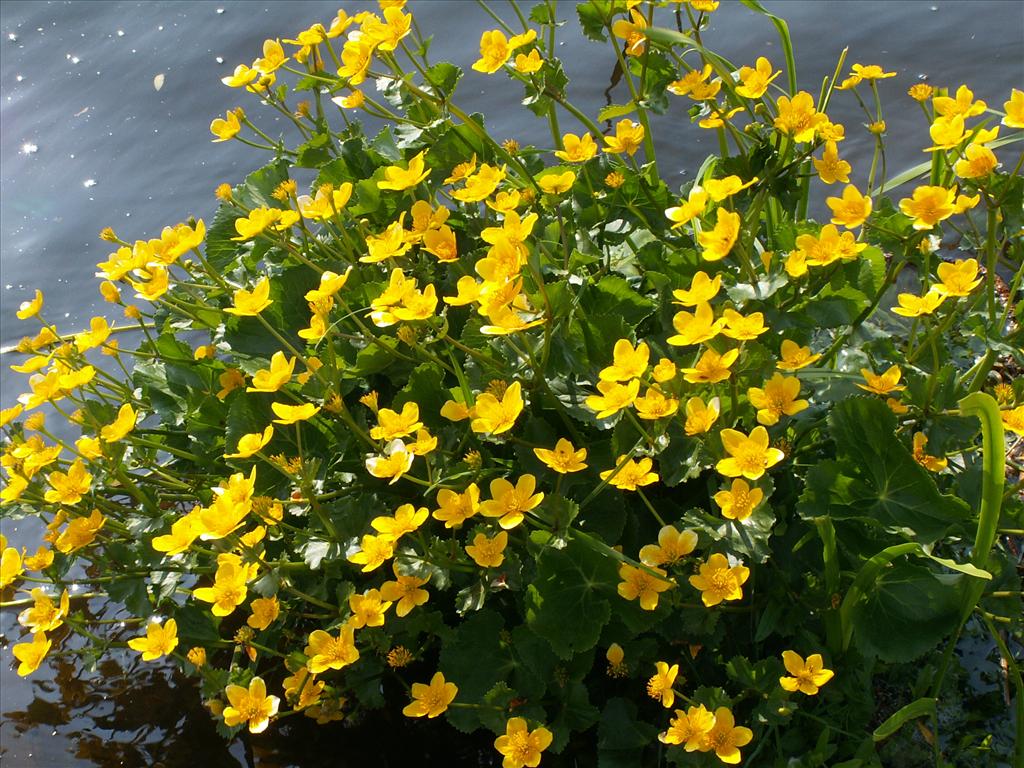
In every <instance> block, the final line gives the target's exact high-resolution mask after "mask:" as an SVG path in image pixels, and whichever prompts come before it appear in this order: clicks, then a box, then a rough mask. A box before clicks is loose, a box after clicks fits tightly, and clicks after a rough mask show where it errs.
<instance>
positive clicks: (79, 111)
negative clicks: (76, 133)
mask: <svg viewBox="0 0 1024 768" xmlns="http://www.w3.org/2000/svg"><path fill="white" fill-rule="evenodd" d="M88 111H89V107H82V108H81V109H80V110H78V111H77V112H75V115H74V116H75V117H81V116H82V115H84V114H85V113H86V112H88Z"/></svg>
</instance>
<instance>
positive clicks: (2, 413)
mask: <svg viewBox="0 0 1024 768" xmlns="http://www.w3.org/2000/svg"><path fill="white" fill-rule="evenodd" d="M24 410H25V407H24V406H23V405H21V404H16V405H12V406H11V407H10V408H4V409H3V410H0V427H6V426H7V425H8V424H10V423H11V422H12V421H14V420H15V419H16V418H18V417H19V416H21V414H22V411H24Z"/></svg>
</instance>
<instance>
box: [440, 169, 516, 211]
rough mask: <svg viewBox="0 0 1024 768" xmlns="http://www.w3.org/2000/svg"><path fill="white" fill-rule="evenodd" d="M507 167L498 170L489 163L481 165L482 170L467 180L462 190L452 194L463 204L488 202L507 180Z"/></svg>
mask: <svg viewBox="0 0 1024 768" xmlns="http://www.w3.org/2000/svg"><path fill="white" fill-rule="evenodd" d="M505 172H506V167H505V166H502V167H501V168H496V167H494V166H491V165H487V163H482V164H481V165H480V170H479V171H477V172H476V173H474V174H473V175H472V176H470V177H468V178H467V179H466V184H465V186H464V187H463V188H462V189H456V190H455V191H454V192H452V197H453V198H455V199H456V200H458V201H460V202H463V203H479V202H480V201H481V200H486V199H487V198H488V197H490V196H491V195H492V194H494V191H495V190H496V189H497V188H498V185H499V184H501V182H502V181H504V180H505Z"/></svg>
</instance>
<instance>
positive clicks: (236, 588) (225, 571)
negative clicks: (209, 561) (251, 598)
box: [192, 560, 249, 616]
mask: <svg viewBox="0 0 1024 768" xmlns="http://www.w3.org/2000/svg"><path fill="white" fill-rule="evenodd" d="M248 577H249V569H248V568H247V567H245V566H239V565H237V564H236V563H233V562H231V561H229V560H225V561H224V562H222V563H220V564H219V565H218V566H217V573H216V576H215V577H214V582H213V586H212V587H199V588H198V589H195V590H193V591H192V596H193V597H195V599H196V600H202V601H203V602H204V603H213V608H212V611H213V615H214V616H229V615H230V614H232V613H234V610H235V608H237V607H238V606H240V605H241V604H242V603H244V602H245V597H246V595H247V594H248V587H247V586H246V581H247V580H248Z"/></svg>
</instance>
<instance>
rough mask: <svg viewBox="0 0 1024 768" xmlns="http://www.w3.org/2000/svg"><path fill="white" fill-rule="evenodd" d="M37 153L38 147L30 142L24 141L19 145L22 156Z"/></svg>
mask: <svg viewBox="0 0 1024 768" xmlns="http://www.w3.org/2000/svg"><path fill="white" fill-rule="evenodd" d="M38 151H39V146H38V145H36V144H33V143H32V142H31V141H26V142H25V143H24V144H22V145H21V154H23V155H34V154H35V153H36V152H38Z"/></svg>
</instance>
